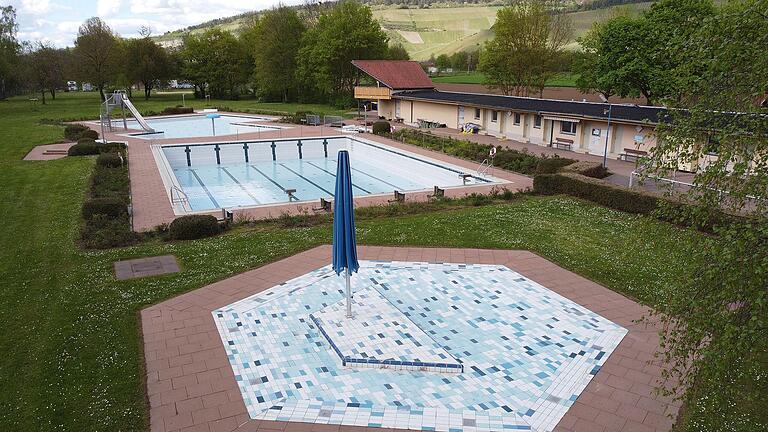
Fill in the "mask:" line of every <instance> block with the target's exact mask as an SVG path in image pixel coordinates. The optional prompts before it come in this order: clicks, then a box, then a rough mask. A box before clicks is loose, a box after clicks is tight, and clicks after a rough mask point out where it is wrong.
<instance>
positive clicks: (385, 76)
mask: <svg viewBox="0 0 768 432" xmlns="http://www.w3.org/2000/svg"><path fill="white" fill-rule="evenodd" d="M352 64H353V65H355V66H356V67H357V68H358V69H360V70H361V71H363V72H365V73H366V74H368V75H370V76H371V78H373V79H375V80H376V81H378V82H380V83H382V84H384V85H385V86H387V87H389V88H391V89H392V90H406V89H433V88H435V85H434V84H433V83H432V80H431V79H430V78H429V77H428V76H427V74H426V73H425V72H424V69H422V68H421V65H420V64H419V63H418V62H415V61H409V60H352Z"/></svg>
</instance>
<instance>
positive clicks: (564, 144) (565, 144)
mask: <svg viewBox="0 0 768 432" xmlns="http://www.w3.org/2000/svg"><path fill="white" fill-rule="evenodd" d="M552 147H555V148H557V149H560V150H571V148H572V147H573V140H572V139H567V138H560V137H557V138H555V142H553V143H552Z"/></svg>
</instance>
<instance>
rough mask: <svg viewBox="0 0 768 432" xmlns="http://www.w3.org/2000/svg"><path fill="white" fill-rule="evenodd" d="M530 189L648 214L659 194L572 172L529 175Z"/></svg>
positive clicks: (655, 206)
mask: <svg viewBox="0 0 768 432" xmlns="http://www.w3.org/2000/svg"><path fill="white" fill-rule="evenodd" d="M533 191H534V192H535V193H538V194H541V195H557V194H565V195H571V196H575V197H578V198H582V199H585V200H588V201H592V202H595V203H597V204H600V205H604V206H606V207H610V208H613V209H616V210H621V211H625V212H628V213H637V214H650V213H651V212H653V211H654V210H656V208H657V207H658V204H659V197H657V196H655V195H652V194H650V193H643V192H640V191H636V190H634V189H630V188H625V187H623V186H619V185H614V184H612V183H608V182H606V181H604V180H598V179H594V178H591V177H586V176H583V175H579V174H574V173H561V174H540V175H536V176H535V177H534V178H533Z"/></svg>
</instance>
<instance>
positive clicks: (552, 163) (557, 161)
mask: <svg viewBox="0 0 768 432" xmlns="http://www.w3.org/2000/svg"><path fill="white" fill-rule="evenodd" d="M574 162H576V161H575V160H574V159H568V158H561V157H559V156H555V157H552V158H546V159H542V160H540V161H539V163H538V164H537V165H536V174H554V173H556V172H558V171H560V169H561V168H563V167H566V166H568V165H571V164H573V163H574Z"/></svg>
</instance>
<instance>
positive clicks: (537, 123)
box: [533, 114, 541, 129]
mask: <svg viewBox="0 0 768 432" xmlns="http://www.w3.org/2000/svg"><path fill="white" fill-rule="evenodd" d="M533 127H534V128H536V129H541V116H540V115H538V114H536V116H535V117H534V118H533Z"/></svg>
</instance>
